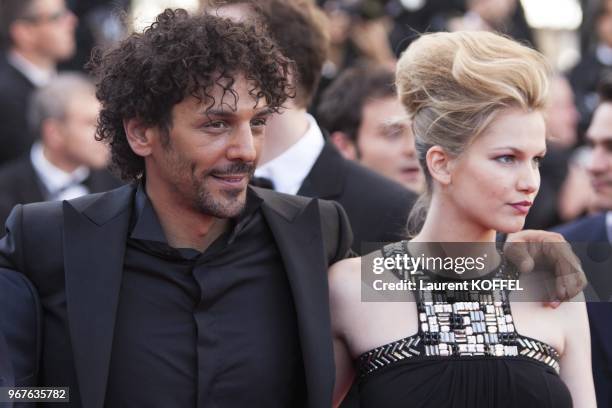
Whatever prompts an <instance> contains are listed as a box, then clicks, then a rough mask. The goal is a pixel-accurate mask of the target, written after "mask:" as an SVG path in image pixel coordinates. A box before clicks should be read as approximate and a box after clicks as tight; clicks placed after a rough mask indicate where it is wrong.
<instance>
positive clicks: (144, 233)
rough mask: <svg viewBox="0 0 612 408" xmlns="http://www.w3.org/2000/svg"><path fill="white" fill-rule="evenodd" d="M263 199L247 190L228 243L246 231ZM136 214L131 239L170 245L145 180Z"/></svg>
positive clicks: (140, 187)
mask: <svg viewBox="0 0 612 408" xmlns="http://www.w3.org/2000/svg"><path fill="white" fill-rule="evenodd" d="M262 202H263V199H261V198H260V197H259V196H258V195H257V194H255V192H254V191H253V190H251V188H250V187H249V188H248V189H247V198H246V205H245V208H244V211H243V212H242V213H241V214H240V215H239V216H238V217H237V218H236V219H235V220H232V221H233V222H232V228H231V230H230V233H229V235H228V238H227V243H228V244H231V243H232V242H233V241H234V240H235V239H236V237H237V236H238V234H239V233H240V232H241V231H242V230H243V229H244V227H245V226H246V224H247V223H248V221H249V220H250V219H251V217H252V216H253V215H254V214H255V212H256V211H257V210H258V209H259V207H260V206H261V203H262ZM134 214H135V215H136V217H135V219H134V221H133V227H132V231H131V233H130V238H132V239H137V240H141V241H152V242H157V243H162V244H165V245H168V240H167V239H166V235H165V233H164V230H163V228H162V226H161V223H160V222H159V218H158V217H157V213H156V212H155V209H154V208H153V204H152V203H151V200H150V199H149V196H148V195H147V193H146V191H145V188H144V179H143V180H142V181H141V182H139V183H138V187H137V188H136V196H135V198H134Z"/></svg>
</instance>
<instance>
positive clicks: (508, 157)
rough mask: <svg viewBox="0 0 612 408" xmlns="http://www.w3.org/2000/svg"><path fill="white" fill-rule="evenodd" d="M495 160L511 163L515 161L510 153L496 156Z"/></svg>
mask: <svg viewBox="0 0 612 408" xmlns="http://www.w3.org/2000/svg"><path fill="white" fill-rule="evenodd" d="M495 160H497V161H498V162H500V163H503V164H512V163H514V161H515V157H514V156H513V155H511V154H505V155H503V156H498V157H496V158H495Z"/></svg>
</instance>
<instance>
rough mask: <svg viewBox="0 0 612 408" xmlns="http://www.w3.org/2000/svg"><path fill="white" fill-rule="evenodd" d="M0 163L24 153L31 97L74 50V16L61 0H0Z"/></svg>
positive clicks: (28, 143)
mask: <svg viewBox="0 0 612 408" xmlns="http://www.w3.org/2000/svg"><path fill="white" fill-rule="evenodd" d="M0 10H1V12H0V41H1V46H0V48H1V51H0V145H2V149H0V164H2V163H5V162H7V161H9V160H11V159H14V158H17V157H18V156H20V155H21V154H23V153H25V152H26V151H27V150H28V149H29V148H30V146H31V145H32V143H33V140H34V137H35V135H32V134H30V133H28V128H27V120H26V111H27V105H28V98H29V96H30V95H31V93H32V92H33V91H34V90H35V89H36V88H39V87H41V86H43V85H46V84H47V83H48V82H49V80H50V79H51V78H52V77H53V76H54V75H55V73H56V67H57V64H58V62H60V61H63V60H66V59H68V58H70V57H71V56H72V55H73V54H74V52H75V39H74V30H75V28H76V25H77V19H76V17H75V16H74V15H73V14H72V13H71V12H70V10H69V9H67V8H66V5H65V3H64V0H0Z"/></svg>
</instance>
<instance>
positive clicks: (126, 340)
mask: <svg viewBox="0 0 612 408" xmlns="http://www.w3.org/2000/svg"><path fill="white" fill-rule="evenodd" d="M260 204H261V200H260V199H259V198H258V197H257V196H255V195H254V194H253V193H252V192H251V191H250V190H249V194H248V196H247V206H246V209H245V211H244V212H243V214H242V215H241V216H240V217H238V218H237V219H236V220H235V222H234V223H233V225H232V227H231V228H230V230H229V231H228V232H227V233H225V234H223V235H221V236H220V237H219V238H218V239H217V240H216V241H215V242H213V244H212V245H211V246H210V247H209V248H208V249H206V250H205V251H204V252H203V253H200V252H199V251H196V250H194V249H177V248H172V247H170V246H169V245H168V243H167V240H166V238H165V236H164V233H163V230H162V228H161V225H160V223H159V220H158V218H157V215H156V214H155V211H154V209H153V206H152V204H151V202H150V201H149V199H148V198H147V196H146V194H145V192H144V189H143V188H142V186H141V187H139V189H138V191H137V192H136V200H135V206H136V207H135V211H134V212H133V214H135V219H134V220H132V224H131V225H132V228H131V231H130V235H129V239H128V245H127V248H126V254H125V262H124V269H123V277H122V284H121V292H120V298H119V306H118V311H117V320H116V326H115V332H114V340H113V346H112V350H113V351H112V357H111V363H110V371H109V379H108V388H107V396H106V406H107V407H113V408H114V407H198V408H213V407H215V408H216V407H223V408H224V407H247V406H248V407H294V406H300V405H302V404H303V399H304V395H305V385H304V383H305V380H304V368H303V362H302V353H301V350H300V345H299V340H298V332H297V323H296V313H295V307H294V303H293V298H292V295H291V291H290V288H289V283H288V280H287V277H286V273H285V270H284V267H283V262H282V259H281V257H280V254H279V251H278V249H277V247H276V244H275V242H274V239H273V236H272V234H271V232H270V230H269V228H268V226H267V224H266V222H265V219H264V217H263V215H262V213H261V209H260Z"/></svg>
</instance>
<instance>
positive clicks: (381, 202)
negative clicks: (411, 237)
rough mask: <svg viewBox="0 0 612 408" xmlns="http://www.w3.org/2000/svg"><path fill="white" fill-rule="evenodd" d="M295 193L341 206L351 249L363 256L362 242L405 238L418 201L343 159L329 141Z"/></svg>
mask: <svg viewBox="0 0 612 408" xmlns="http://www.w3.org/2000/svg"><path fill="white" fill-rule="evenodd" d="M297 194H298V195H303V196H306V197H317V198H323V199H326V200H334V201H336V202H338V203H340V205H342V207H343V208H344V210H345V211H346V214H347V215H348V218H349V221H350V223H351V228H352V230H353V236H354V239H353V246H352V249H353V251H355V252H356V253H358V254H363V253H364V252H363V251H362V244H363V243H368V242H395V241H399V240H402V239H404V238H405V237H406V221H407V219H408V213H409V212H410V209H411V208H412V205H413V204H414V202H415V200H416V198H417V195H416V194H415V193H413V192H411V191H409V190H407V189H406V188H404V187H403V186H401V185H399V184H397V183H395V182H393V181H391V180H389V179H387V178H385V177H383V176H380V175H378V174H376V173H374V172H373V171H371V170H369V169H367V168H365V167H363V166H362V165H360V164H357V163H355V162H353V161H350V160H347V159H345V158H344V157H342V155H341V154H340V153H339V152H338V151H337V150H336V148H335V147H334V146H333V145H332V144H331V143H330V142H325V146H324V147H323V150H322V151H321V154H320V155H319V157H318V158H317V161H316V162H315V164H314V166H313V167H312V169H311V170H310V172H309V173H308V175H307V176H306V179H305V180H304V182H303V183H302V186H301V187H300V189H299V191H298V192H297ZM381 246H382V245H378V246H376V247H377V248H379V247H381ZM364 249H366V250H367V249H368V248H364ZM373 249H374V248H370V250H373Z"/></svg>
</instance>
